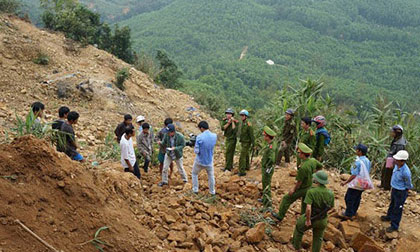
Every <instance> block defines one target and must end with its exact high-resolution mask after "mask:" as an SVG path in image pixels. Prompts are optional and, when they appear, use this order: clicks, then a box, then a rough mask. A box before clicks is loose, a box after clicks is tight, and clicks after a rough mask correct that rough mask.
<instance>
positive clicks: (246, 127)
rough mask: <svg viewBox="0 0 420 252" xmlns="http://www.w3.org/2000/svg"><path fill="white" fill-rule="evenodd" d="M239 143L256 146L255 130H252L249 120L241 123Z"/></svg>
mask: <svg viewBox="0 0 420 252" xmlns="http://www.w3.org/2000/svg"><path fill="white" fill-rule="evenodd" d="M239 133H240V134H239V138H240V139H239V142H241V143H248V144H254V141H255V137H254V129H253V128H252V125H251V123H250V122H248V121H247V120H246V121H245V122H244V121H242V122H241V129H240V132H239Z"/></svg>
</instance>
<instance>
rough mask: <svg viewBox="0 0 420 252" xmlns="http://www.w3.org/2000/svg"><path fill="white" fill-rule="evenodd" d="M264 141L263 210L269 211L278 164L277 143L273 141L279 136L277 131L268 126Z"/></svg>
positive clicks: (264, 131) (262, 169) (262, 170)
mask: <svg viewBox="0 0 420 252" xmlns="http://www.w3.org/2000/svg"><path fill="white" fill-rule="evenodd" d="M263 136H264V141H265V142H266V143H267V144H266V145H265V146H264V148H263V149H262V153H263V154H262V160H261V176H262V178H261V182H262V199H261V202H262V203H263V211H269V210H271V207H272V200H271V178H272V177H273V174H274V166H275V164H276V153H277V144H276V143H275V142H274V141H273V139H274V137H276V136H277V134H276V132H274V131H273V130H272V129H270V128H269V127H268V126H265V127H264V130H263Z"/></svg>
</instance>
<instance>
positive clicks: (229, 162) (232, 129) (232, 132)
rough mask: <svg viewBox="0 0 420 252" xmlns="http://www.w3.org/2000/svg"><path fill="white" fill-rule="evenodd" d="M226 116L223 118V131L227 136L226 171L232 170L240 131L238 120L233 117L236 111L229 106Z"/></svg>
mask: <svg viewBox="0 0 420 252" xmlns="http://www.w3.org/2000/svg"><path fill="white" fill-rule="evenodd" d="M225 115H226V118H224V119H223V120H222V123H221V124H222V131H223V132H224V136H225V163H226V164H225V168H224V169H223V170H224V171H232V169H233V157H234V155H235V148H236V140H237V133H238V126H239V125H238V120H236V119H235V118H233V116H234V115H235V112H234V111H233V109H231V108H228V109H227V110H226V111H225Z"/></svg>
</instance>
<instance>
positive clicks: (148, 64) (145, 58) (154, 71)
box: [134, 53, 160, 80]
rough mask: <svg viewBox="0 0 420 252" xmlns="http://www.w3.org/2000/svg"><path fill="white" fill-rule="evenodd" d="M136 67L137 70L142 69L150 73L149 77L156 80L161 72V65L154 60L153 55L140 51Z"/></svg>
mask: <svg viewBox="0 0 420 252" xmlns="http://www.w3.org/2000/svg"><path fill="white" fill-rule="evenodd" d="M134 67H135V68H136V69H137V70H139V71H142V72H143V73H145V74H147V75H149V77H150V78H152V79H153V80H156V77H157V76H158V75H159V73H160V70H159V66H158V65H157V64H156V62H155V61H154V60H153V57H151V56H149V55H147V54H145V53H140V54H138V55H136V60H135V62H134Z"/></svg>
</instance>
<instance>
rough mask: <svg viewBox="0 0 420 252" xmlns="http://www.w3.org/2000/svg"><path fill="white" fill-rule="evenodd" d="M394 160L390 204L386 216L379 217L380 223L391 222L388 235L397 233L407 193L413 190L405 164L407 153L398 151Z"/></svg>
mask: <svg viewBox="0 0 420 252" xmlns="http://www.w3.org/2000/svg"><path fill="white" fill-rule="evenodd" d="M394 159H395V163H396V165H395V166H394V170H393V173H392V178H391V187H392V190H391V203H390V204H389V208H388V213H387V215H385V216H382V217H381V220H382V221H390V222H391V226H390V227H388V228H387V229H386V232H388V233H391V232H394V231H398V228H399V227H400V222H401V218H402V213H403V207H404V204H405V200H406V199H407V196H408V191H409V190H411V189H413V184H412V182H411V171H410V168H408V166H407V163H406V162H407V160H408V152H407V151H405V150H400V151H399V152H398V153H397V154H395V155H394Z"/></svg>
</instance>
